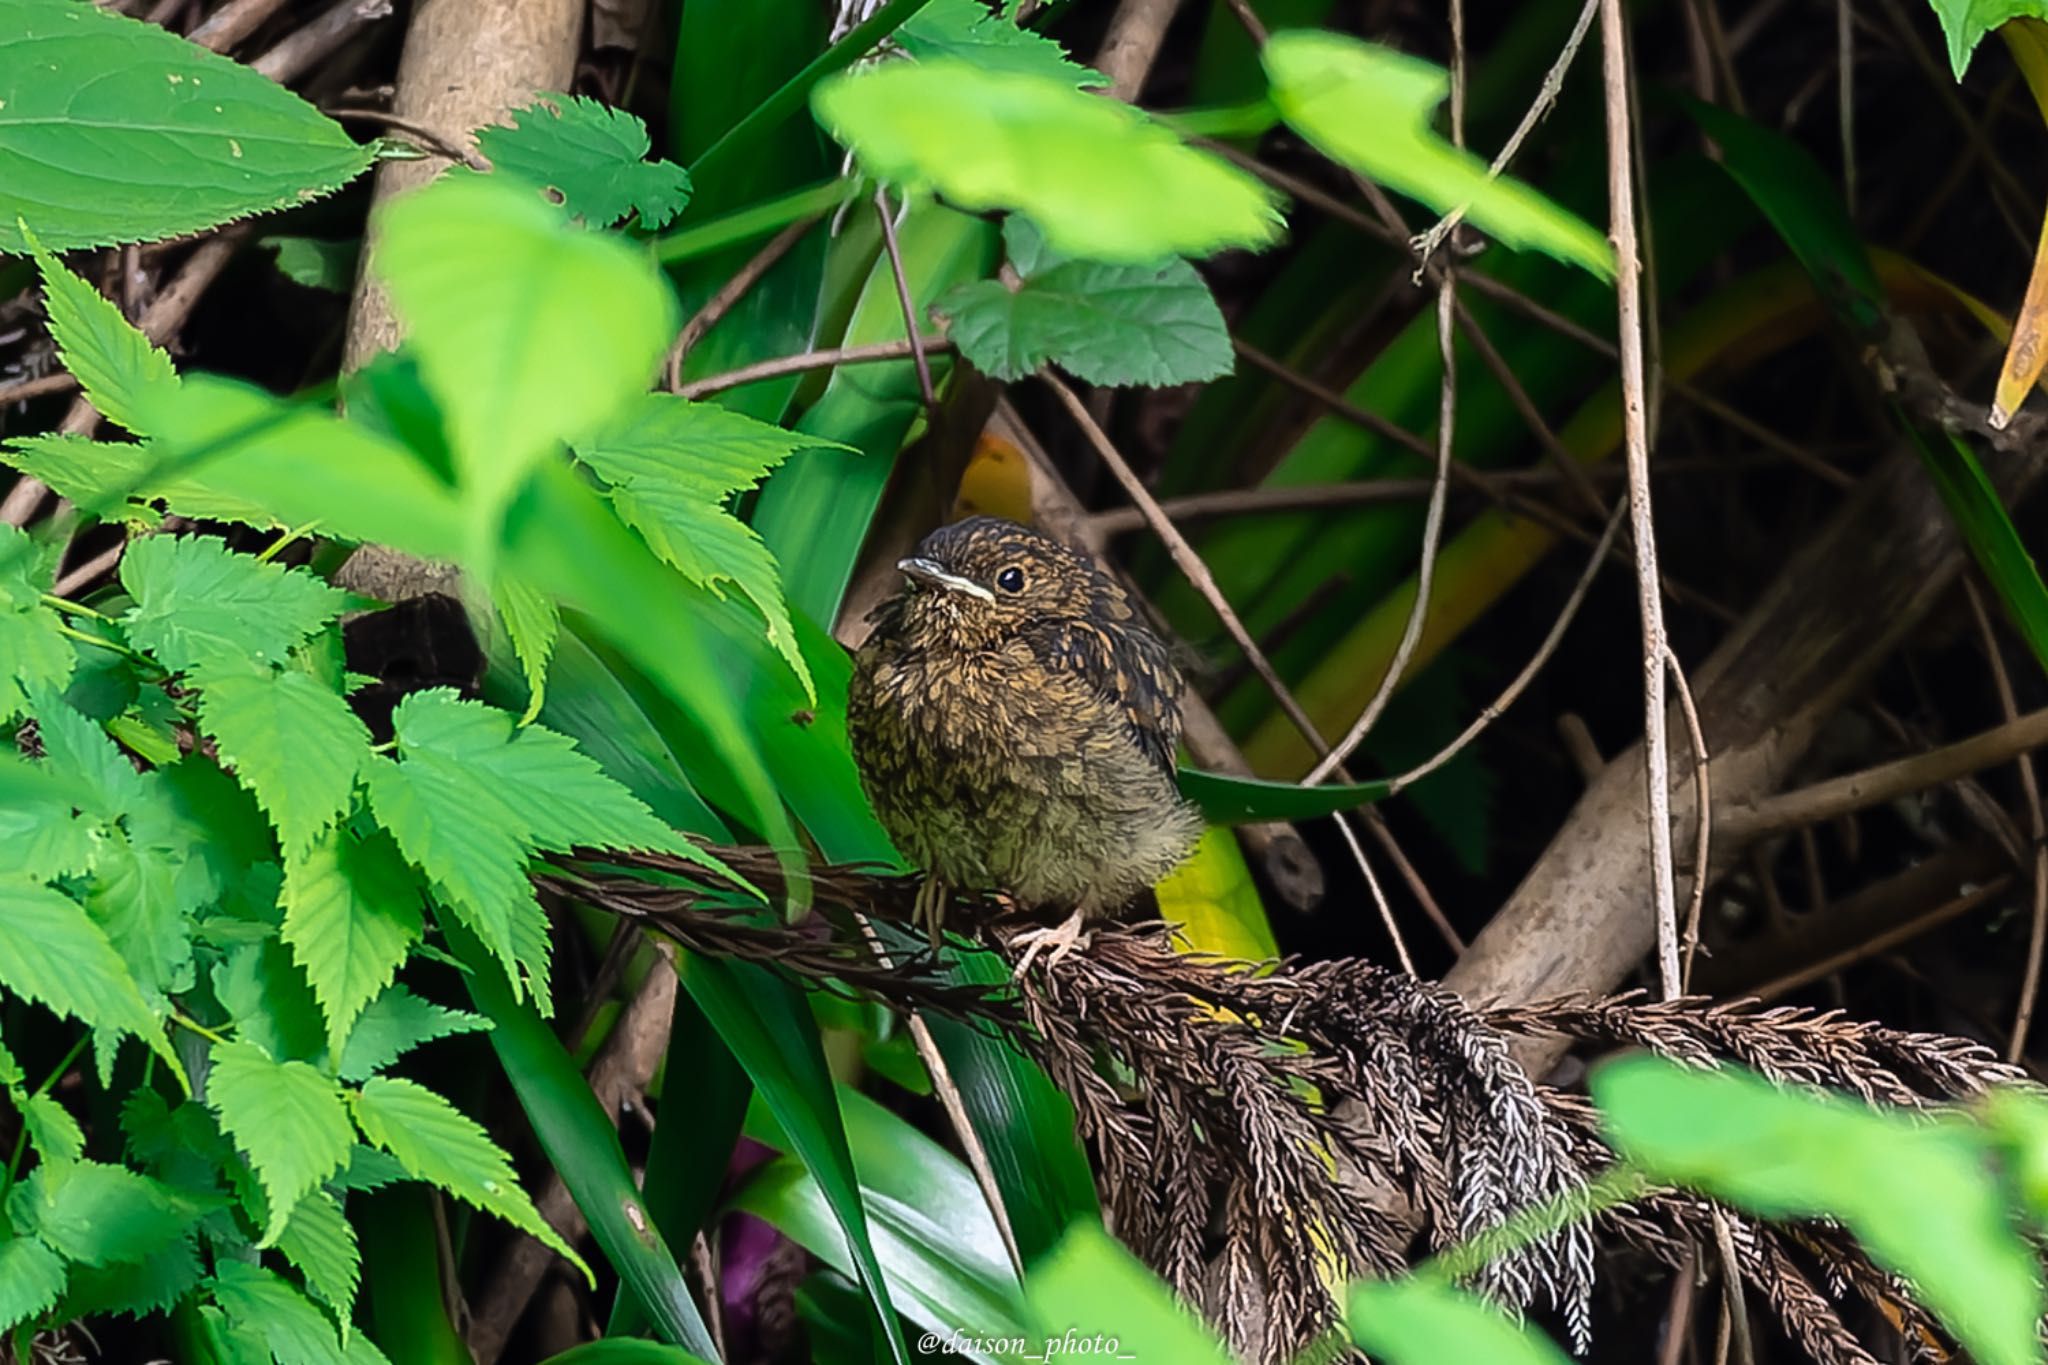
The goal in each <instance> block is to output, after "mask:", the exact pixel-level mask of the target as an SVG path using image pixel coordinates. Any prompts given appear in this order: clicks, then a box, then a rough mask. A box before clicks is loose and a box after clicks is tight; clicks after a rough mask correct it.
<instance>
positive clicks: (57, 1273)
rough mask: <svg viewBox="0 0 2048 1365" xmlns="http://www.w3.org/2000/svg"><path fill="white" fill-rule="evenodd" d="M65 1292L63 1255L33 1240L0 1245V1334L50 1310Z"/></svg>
mask: <svg viewBox="0 0 2048 1365" xmlns="http://www.w3.org/2000/svg"><path fill="white" fill-rule="evenodd" d="M63 1292H64V1258H63V1257H62V1256H60V1255H58V1254H57V1253H56V1252H54V1251H52V1250H51V1249H50V1248H49V1247H48V1246H46V1245H45V1244H44V1243H42V1242H41V1241H39V1240H37V1239H36V1238H34V1237H21V1236H16V1237H10V1238H8V1239H7V1240H6V1241H4V1242H0V1332H4V1331H10V1330H12V1329H13V1328H14V1327H15V1326H16V1325H17V1324H20V1323H24V1322H27V1321H28V1320H29V1319H30V1318H33V1317H35V1316H36V1315H37V1314H38V1313H42V1312H44V1311H46V1310H48V1309H49V1307H50V1306H51V1305H52V1304H54V1303H56V1302H57V1296H58V1295H59V1294H62V1293H63Z"/></svg>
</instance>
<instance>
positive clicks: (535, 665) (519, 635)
mask: <svg viewBox="0 0 2048 1365" xmlns="http://www.w3.org/2000/svg"><path fill="white" fill-rule="evenodd" d="M491 605H492V606H494V607H496V608H497V609H498V619H499V620H500V621H503V622H504V623H505V635H506V638H507V639H509V640H510V641H511V644H512V653H513V655H514V657H516V658H517V659H518V660H519V671H520V672H521V673H523V674H525V675H526V697H527V701H526V713H525V714H524V715H522V716H521V717H520V718H519V720H520V723H521V724H522V725H523V724H526V723H527V722H529V721H531V720H532V719H533V718H534V717H535V716H538V715H539V714H540V713H541V710H542V708H543V707H545V706H546V705H547V699H548V664H549V663H551V662H552V661H553V659H554V657H555V643H556V641H558V640H559V639H560V638H561V635H562V612H561V609H560V608H559V607H557V606H556V605H555V603H554V599H552V598H550V597H549V596H548V595H547V594H546V593H544V592H542V591H541V590H540V589H538V588H536V587H534V586H533V585H532V584H531V583H528V582H527V581H526V580H525V579H523V578H521V577H519V576H518V575H517V574H514V573H500V574H499V575H498V577H497V580H496V581H495V582H494V583H493V585H492V587H491Z"/></svg>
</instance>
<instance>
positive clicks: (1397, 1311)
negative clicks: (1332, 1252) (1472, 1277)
mask: <svg viewBox="0 0 2048 1365" xmlns="http://www.w3.org/2000/svg"><path fill="white" fill-rule="evenodd" d="M1346 1322H1347V1325H1348V1326H1349V1328H1350V1331H1351V1340H1352V1341H1353V1342H1354V1343H1356V1344H1357V1345H1358V1346H1360V1347H1361V1348H1363V1349H1365V1350H1367V1351H1370V1352H1371V1353H1372V1356H1373V1358H1374V1359H1375V1360H1383V1361H1385V1362H1387V1365H1435V1363H1436V1362H1437V1361H1441V1360H1483V1361H1486V1362H1487V1365H1569V1360H1570V1358H1569V1357H1568V1356H1566V1355H1565V1353H1564V1352H1562V1351H1560V1350H1558V1349H1557V1347H1555V1346H1553V1345H1552V1344H1551V1343H1550V1342H1549V1341H1548V1340H1547V1339H1545V1338H1544V1337H1543V1336H1542V1335H1541V1334H1539V1333H1537V1332H1534V1331H1530V1330H1528V1329H1525V1328H1522V1327H1518V1326H1516V1325H1515V1324H1514V1323H1512V1322H1510V1321H1508V1320H1507V1319H1506V1318H1505V1317H1502V1316H1501V1314H1500V1313H1499V1312H1498V1311H1497V1310H1495V1309H1493V1308H1489V1307H1487V1305H1486V1303H1485V1302H1484V1301H1483V1300H1481V1299H1477V1298H1474V1297H1473V1296H1472V1295H1470V1294H1463V1293H1460V1292H1459V1291H1457V1290H1456V1289H1453V1288H1452V1287H1451V1286H1449V1285H1447V1284H1444V1283H1443V1282H1442V1281H1440V1280H1433V1279H1428V1278H1416V1277H1411V1278H1408V1279H1402V1280H1368V1281H1366V1282H1365V1283H1363V1284H1355V1285H1353V1286H1352V1287H1351V1299H1350V1313H1349V1315H1348V1317H1347V1319H1346Z"/></svg>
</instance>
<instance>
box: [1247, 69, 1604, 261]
mask: <svg viewBox="0 0 2048 1365" xmlns="http://www.w3.org/2000/svg"><path fill="white" fill-rule="evenodd" d="M1260 60H1261V61H1263V62H1264V63H1265V67H1266V76H1267V79H1268V80H1270V81H1271V82H1272V100H1273V103H1274V105H1276V106H1277V107H1278V108H1279V110H1280V115H1281V117H1283V118H1285V119H1286V120H1287V121H1288V123H1290V124H1292V125H1293V126H1294V129H1295V131H1296V132H1298V133H1300V134H1301V135H1302V136H1303V137H1305V138H1307V139H1308V140H1309V141H1310V142H1311V143H1313V144H1314V145H1315V147H1316V150H1318V151H1320V152H1322V153H1323V155H1325V156H1327V157H1329V158H1330V159H1331V160H1333V161H1336V162H1338V163H1339V164H1341V165H1344V166H1348V167H1350V168H1351V169H1352V170H1354V171H1357V172H1358V173H1359V174H1361V175H1365V176H1369V177H1371V178H1372V179H1374V180H1377V181H1379V182H1380V183H1381V184H1383V185H1386V186H1387V187H1388V188H1390V189H1395V190H1399V191H1400V192H1401V193H1402V194H1405V195H1408V196H1410V197H1411V198H1414V199H1417V200H1420V201H1421V202H1422V203H1424V204H1426V205H1428V206H1429V207H1430V208H1432V209H1435V210H1436V211H1437V212H1439V213H1447V212H1450V211H1451V210H1453V209H1459V208H1462V209H1464V210H1465V217H1466V219H1467V221H1469V222H1471V223H1472V224H1473V225H1474V226H1476V227H1479V228H1481V229H1483V230H1484V231H1486V232H1488V233H1490V234H1492V235H1493V236H1495V237H1498V238H1499V239H1500V240H1501V241H1503V242H1505V243H1507V244H1508V245H1509V246H1512V247H1518V248H1519V247H1528V248H1532V249H1534V250H1537V251H1542V252H1545V253H1547V254H1549V255H1552V256H1555V257H1557V258H1558V259H1559V260H1562V261H1569V262H1571V263H1572V264H1574V265H1578V266H1582V267H1584V268H1585V269H1586V270H1589V271H1591V272H1592V273H1593V274H1595V275H1598V276H1599V277H1600V278H1601V279H1612V278H1613V277H1614V249H1613V248H1612V247H1611V246H1609V245H1608V243H1607V239H1606V238H1605V237H1603V236H1601V234H1600V233H1598V232H1596V231H1594V230H1593V229H1592V228H1591V227H1588V226H1587V225H1586V224H1585V223H1583V222H1581V221H1580V220H1579V219H1578V218H1576V217H1574V216H1573V215H1571V214H1570V213H1567V212H1566V211H1565V210H1563V209H1561V208H1559V207H1558V206H1557V205H1556V204H1554V203H1552V202H1551V201H1550V200H1549V199H1547V198H1545V197H1544V196H1543V195H1541V194H1539V193H1538V192H1537V191H1535V190H1533V189H1531V188H1529V187H1528V186H1527V185H1524V184H1522V183H1521V182H1519V181H1516V180H1512V179H1509V178H1507V177H1498V178H1493V177H1489V176H1488V175H1487V173H1486V163H1485V162H1484V161H1482V160H1480V158H1478V157H1477V156H1474V155H1473V154H1472V153H1470V152H1468V151H1465V150H1463V149H1462V148H1459V147H1454V146H1452V145H1451V144H1450V143H1448V142H1445V141H1444V140H1443V139H1442V138H1440V137H1438V136H1437V135H1436V133H1435V132H1434V131H1432V129H1431V128H1430V119H1431V116H1432V115H1433V113H1434V112H1435V109H1436V107H1437V105H1439V104H1440V103H1442V102H1443V98H1444V96H1445V95H1446V94H1447V93H1448V92H1449V91H1450V88H1451V86H1450V76H1449V75H1448V74H1447V73H1446V72H1445V71H1444V70H1443V69H1442V68H1440V67H1436V66H1432V65H1431V64H1430V63H1428V62H1425V61H1422V60H1420V59H1418V58H1415V57H1410V56H1408V55H1407V54H1405V53H1401V52H1395V51H1393V50H1392V49H1390V48H1384V47H1377V46H1375V45H1373V44H1371V43H1364V42H1360V41H1359V40H1358V39H1356V38H1351V37H1347V36H1346V35H1344V34H1341V33H1329V32H1325V31H1322V30H1316V29H1295V30H1293V31H1291V32H1285V33H1276V34H1274V35H1273V37H1272V40H1271V41H1270V42H1268V43H1267V44H1266V46H1265V48H1264V49H1263V51H1262V52H1261V54H1260Z"/></svg>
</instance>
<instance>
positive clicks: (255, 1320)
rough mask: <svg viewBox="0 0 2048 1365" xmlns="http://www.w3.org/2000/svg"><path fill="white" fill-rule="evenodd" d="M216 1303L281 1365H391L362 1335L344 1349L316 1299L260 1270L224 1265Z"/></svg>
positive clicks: (215, 1291) (216, 1287)
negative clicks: (315, 1304)
mask: <svg viewBox="0 0 2048 1365" xmlns="http://www.w3.org/2000/svg"><path fill="white" fill-rule="evenodd" d="M213 1298H214V1302H216V1303H218V1304H219V1305H220V1307H221V1310H222V1312H223V1313H225V1314H226V1315H227V1318H228V1321H229V1322H230V1323H231V1324H233V1325H234V1326H235V1327H237V1328H238V1329H240V1330H242V1331H244V1332H247V1333H249V1334H250V1335H252V1336H254V1337H255V1338H256V1339H258V1340H260V1341H261V1342H262V1343H263V1344H264V1345H265V1346H266V1347H268V1348H269V1351H270V1355H271V1357H272V1358H273V1359H274V1360H276V1362H277V1365H390V1362H389V1361H388V1360H387V1359H386V1358H385V1355H384V1353H383V1352H382V1351H380V1350H378V1349H377V1347H376V1346H375V1345H374V1344H373V1343H372V1342H371V1341H370V1338H369V1337H368V1336H367V1335H365V1334H364V1333H362V1332H350V1333H349V1334H348V1341H347V1344H345V1345H344V1344H343V1342H342V1340H341V1337H340V1335H339V1334H338V1333H337V1331H336V1330H335V1325H334V1323H333V1322H332V1321H331V1320H330V1319H329V1318H328V1317H327V1315H326V1314H325V1313H322V1312H321V1311H320V1310H319V1309H318V1308H316V1307H314V1306H313V1302H312V1300H310V1299H308V1298H307V1297H306V1296H305V1295H304V1294H302V1293H300V1292H299V1291H298V1290H296V1289H294V1288H292V1286H291V1285H290V1284H289V1283H287V1282H286V1281H285V1280H284V1279H282V1278H280V1277H279V1276H278V1275H277V1274H275V1273H274V1272H272V1271H268V1270H265V1269H263V1268H262V1267H260V1266H254V1265H250V1264H249V1263H248V1262H246V1261H228V1260H223V1261H221V1262H220V1264H219V1265H218V1266H217V1267H216V1268H215V1271H214V1282H213Z"/></svg>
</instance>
